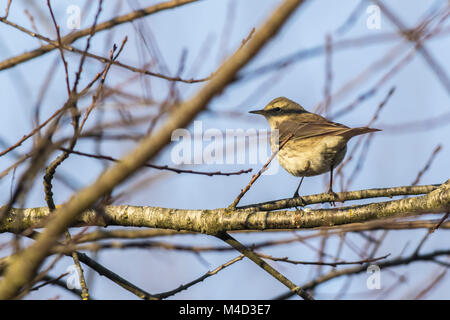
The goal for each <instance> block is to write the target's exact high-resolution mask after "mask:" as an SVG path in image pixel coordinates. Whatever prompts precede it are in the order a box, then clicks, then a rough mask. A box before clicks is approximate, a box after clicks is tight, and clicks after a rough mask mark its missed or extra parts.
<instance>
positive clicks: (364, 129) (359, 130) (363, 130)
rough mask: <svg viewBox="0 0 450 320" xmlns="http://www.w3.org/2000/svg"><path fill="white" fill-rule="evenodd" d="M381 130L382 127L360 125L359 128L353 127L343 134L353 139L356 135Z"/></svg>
mask: <svg viewBox="0 0 450 320" xmlns="http://www.w3.org/2000/svg"><path fill="white" fill-rule="evenodd" d="M376 131H381V130H380V129H374V128H368V127H359V128H351V129H349V130H347V131H346V132H344V134H343V136H344V137H345V138H347V139H351V138H353V137H354V136H359V135H360V134H365V133H369V132H376Z"/></svg>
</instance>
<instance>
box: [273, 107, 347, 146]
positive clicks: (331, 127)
mask: <svg viewBox="0 0 450 320" xmlns="http://www.w3.org/2000/svg"><path fill="white" fill-rule="evenodd" d="M305 116H306V117H305ZM349 129H350V128H349V127H347V126H345V125H343V124H340V123H336V122H332V121H329V120H327V119H325V118H324V117H321V116H319V115H316V114H314V113H309V114H303V115H302V119H296V120H295V119H294V120H286V121H283V122H281V123H280V124H279V126H278V130H279V141H280V143H282V142H283V141H284V139H286V138H287V137H288V136H290V135H291V134H292V137H291V138H290V140H300V139H307V138H312V137H317V136H321V135H325V134H331V135H333V134H342V133H345V132H346V131H348V130H349Z"/></svg>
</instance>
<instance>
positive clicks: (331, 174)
mask: <svg viewBox="0 0 450 320" xmlns="http://www.w3.org/2000/svg"><path fill="white" fill-rule="evenodd" d="M333 169H334V167H333V165H332V166H331V170H330V185H329V187H328V193H329V194H332V195H333V197H334V199H333V200H331V201H330V204H331V205H332V206H333V207H335V206H336V203H335V202H334V201H335V200H337V199H338V198H339V197H338V195H337V194H336V192H334V191H333Z"/></svg>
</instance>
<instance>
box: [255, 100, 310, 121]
mask: <svg viewBox="0 0 450 320" xmlns="http://www.w3.org/2000/svg"><path fill="white" fill-rule="evenodd" d="M249 112H250V113H254V114H260V115H263V116H264V117H265V118H266V119H267V121H268V122H269V124H270V126H271V127H272V128H273V127H277V123H281V122H283V121H284V120H288V119H292V118H295V117H296V115H300V114H303V113H305V112H308V111H306V110H305V109H303V107H302V106H301V105H299V104H298V103H296V102H294V101H292V100H289V99H288V98H285V97H279V98H276V99H273V100H272V101H270V102H269V103H268V104H267V105H266V107H265V108H264V109H262V110H253V111H249Z"/></svg>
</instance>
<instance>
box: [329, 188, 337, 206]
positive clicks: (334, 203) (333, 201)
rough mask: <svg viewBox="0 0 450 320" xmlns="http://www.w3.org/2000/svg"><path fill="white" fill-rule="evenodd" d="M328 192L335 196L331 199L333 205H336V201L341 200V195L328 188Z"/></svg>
mask: <svg viewBox="0 0 450 320" xmlns="http://www.w3.org/2000/svg"><path fill="white" fill-rule="evenodd" d="M328 194H330V195H331V196H333V199H332V200H331V201H330V205H331V206H332V207H336V202H335V201H338V200H339V196H338V194H337V193H336V192H334V191H333V190H332V189H330V190H328Z"/></svg>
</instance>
